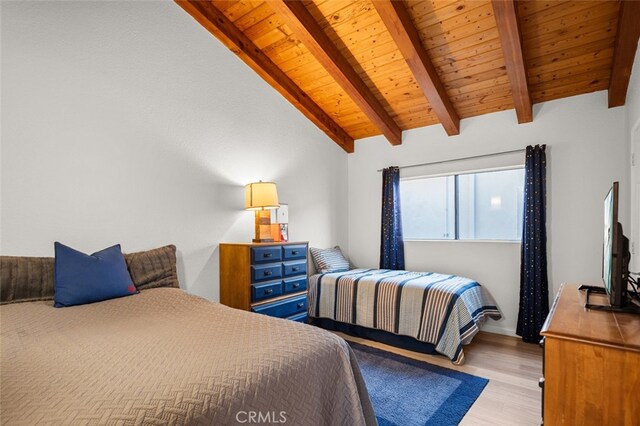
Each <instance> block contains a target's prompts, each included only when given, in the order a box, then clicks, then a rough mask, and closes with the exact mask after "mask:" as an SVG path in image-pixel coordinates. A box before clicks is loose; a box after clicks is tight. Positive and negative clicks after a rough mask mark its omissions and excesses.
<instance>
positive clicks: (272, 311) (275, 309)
mask: <svg viewBox="0 0 640 426" xmlns="http://www.w3.org/2000/svg"><path fill="white" fill-rule="evenodd" d="M251 310H252V311H253V312H257V313H259V314H264V315H269V316H272V317H278V318H287V317H290V316H292V315H295V314H298V313H302V312H304V313H306V312H307V295H306V294H305V295H304V296H298V297H294V298H292V299H285V300H280V301H278V302H273V303H267V304H264V305H260V306H254V307H253V308H251Z"/></svg>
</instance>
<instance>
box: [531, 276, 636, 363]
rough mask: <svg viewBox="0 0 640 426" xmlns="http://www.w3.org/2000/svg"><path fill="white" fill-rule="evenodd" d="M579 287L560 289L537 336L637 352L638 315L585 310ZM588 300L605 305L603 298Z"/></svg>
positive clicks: (584, 297) (564, 285)
mask: <svg viewBox="0 0 640 426" xmlns="http://www.w3.org/2000/svg"><path fill="white" fill-rule="evenodd" d="M578 287H579V286H578V285H577V284H563V285H562V287H560V291H559V292H558V295H557V296H556V299H555V301H554V303H553V307H552V308H551V312H550V313H549V316H548V317H547V320H546V321H545V323H544V325H543V326H542V331H541V332H540V334H542V335H543V336H548V337H554V338H560V339H567V340H577V341H582V342H588V343H595V344H599V345H603V346H613V347H617V348H620V349H625V350H632V351H640V315H634V314H627V313H617V312H605V311H595V310H590V309H586V308H585V307H584V304H585V300H586V292H584V291H579V290H578ZM589 299H590V303H594V304H603V305H606V304H607V299H606V297H605V296H604V295H598V294H593V293H592V294H591V295H590V297H589Z"/></svg>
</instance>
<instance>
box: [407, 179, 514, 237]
mask: <svg viewBox="0 0 640 426" xmlns="http://www.w3.org/2000/svg"><path fill="white" fill-rule="evenodd" d="M523 188H524V169H523V168H518V169H510V170H499V171H490V172H479V173H466V174H458V175H450V176H437V177H422V178H411V179H403V180H401V182H400V203H401V207H402V228H403V234H404V238H405V239H407V240H514V241H518V240H520V238H521V235H522V207H523V198H522V197H523Z"/></svg>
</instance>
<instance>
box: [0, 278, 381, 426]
mask: <svg viewBox="0 0 640 426" xmlns="http://www.w3.org/2000/svg"><path fill="white" fill-rule="evenodd" d="M0 321H1V322H0V329H1V337H0V345H1V377H0V379H1V387H0V394H1V395H0V402H1V406H0V422H1V423H2V424H7V425H9V424H28V425H32V424H109V425H142V424H145V425H147V424H148V425H161V424H162V425H164V424H170V425H178V424H179V425H183V424H209V425H227V424H240V423H242V424H251V423H250V422H249V421H248V420H249V418H250V417H249V416H251V415H253V416H254V417H253V419H254V420H262V423H261V424H267V423H269V421H271V423H273V424H276V423H277V424H286V425H310V426H311V425H360V424H374V423H375V417H374V416H373V411H372V408H371V403H370V401H369V397H368V394H367V391H366V388H365V387H364V384H363V381H362V377H361V375H360V371H359V369H358V366H357V363H356V362H355V359H354V355H353V353H352V352H351V349H350V348H349V346H348V345H347V344H346V343H345V341H344V340H342V339H341V338H339V337H337V336H335V335H333V334H331V333H328V332H326V331H324V330H320V329H317V328H314V327H311V326H307V325H304V324H298V323H294V322H291V321H285V320H280V319H275V318H270V317H266V316H262V315H257V314H251V313H248V312H242V311H239V310H235V309H231V308H228V307H226V306H223V305H220V304H217V303H211V302H209V301H206V300H204V299H201V298H198V297H195V296H190V295H188V294H186V293H184V292H183V291H182V290H180V289H175V288H158V289H151V290H145V291H143V292H141V293H140V294H138V295H135V296H130V297H124V298H121V299H114V300H109V301H105V302H100V303H95V304H91V305H84V306H76V307H70V308H61V309H56V308H53V307H52V303H51V302H28V303H18V304H12V305H6V306H2V307H1V308H0ZM252 412H253V413H254V414H251V413H252ZM258 416H262V417H258ZM283 420H284V422H283ZM239 422H240V423H239ZM253 424H255V423H253Z"/></svg>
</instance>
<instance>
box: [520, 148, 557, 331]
mask: <svg viewBox="0 0 640 426" xmlns="http://www.w3.org/2000/svg"><path fill="white" fill-rule="evenodd" d="M545 147H546V146H545V145H536V146H528V147H527V154H526V160H525V178H524V179H525V182H524V223H523V227H522V228H523V229H522V248H521V263H520V310H519V312H518V325H517V328H516V333H517V334H518V336H521V337H522V340H523V341H525V342H528V343H538V342H539V341H540V330H541V329H542V324H543V323H544V321H545V319H546V318H547V315H548V314H549V282H548V279H547V231H546V192H547V191H546V169H547V163H546V154H545Z"/></svg>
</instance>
